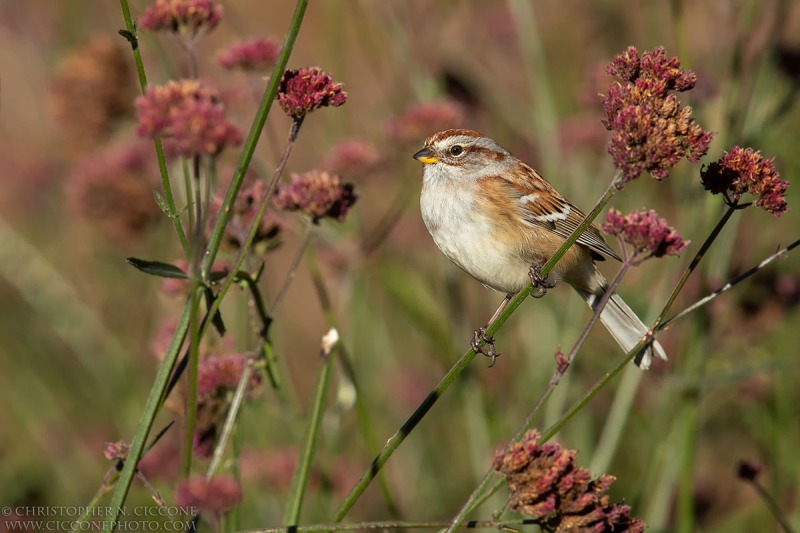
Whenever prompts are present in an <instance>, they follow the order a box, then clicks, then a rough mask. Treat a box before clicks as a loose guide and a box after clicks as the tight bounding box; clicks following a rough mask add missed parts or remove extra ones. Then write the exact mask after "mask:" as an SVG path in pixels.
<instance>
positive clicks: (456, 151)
mask: <svg viewBox="0 0 800 533" xmlns="http://www.w3.org/2000/svg"><path fill="white" fill-rule="evenodd" d="M463 153H464V147H463V146H461V145H460V144H454V145H453V146H451V147H450V155H452V156H454V157H458V156H460V155H461V154H463Z"/></svg>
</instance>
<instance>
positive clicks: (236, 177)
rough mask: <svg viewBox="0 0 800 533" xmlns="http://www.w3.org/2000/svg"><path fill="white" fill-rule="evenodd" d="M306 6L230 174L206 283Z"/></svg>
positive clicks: (206, 261) (302, 3) (301, 5)
mask: <svg viewBox="0 0 800 533" xmlns="http://www.w3.org/2000/svg"><path fill="white" fill-rule="evenodd" d="M307 6H308V0H297V4H296V6H295V11H294V15H293V17H292V22H291V24H290V26H289V31H288V32H287V34H286V38H285V39H284V41H283V48H282V49H281V53H280V55H279V56H278V60H277V61H276V62H275V67H274V68H273V69H272V75H271V76H270V79H269V83H268V84H267V88H266V89H265V91H264V96H263V97H262V98H261V104H260V105H259V107H258V112H257V113H256V116H255V119H254V120H253V125H252V126H251V127H250V133H248V135H247V140H246V141H245V144H244V148H243V149H242V154H241V156H240V158H239V164H238V165H237V166H236V170H235V171H234V173H233V178H232V179H231V184H230V186H229V187H228V192H227V193H226V194H225V199H224V200H223V201H222V206H221V207H220V210H219V215H218V216H217V220H216V222H215V223H214V228H213V229H212V230H211V236H210V237H209V240H208V245H207V246H206V254H205V257H204V258H203V265H202V269H201V272H202V276H203V279H208V273H209V272H210V271H211V265H213V264H214V260H215V259H216V257H217V253H218V252H219V247H220V245H221V244H222V236H223V233H224V232H225V226H226V225H227V224H228V220H229V219H230V216H231V211H232V209H233V203H234V201H235V200H236V195H237V194H238V193H239V189H240V188H241V186H242V182H243V181H244V177H245V173H246V172H247V168H248V167H249V166H250V161H251V160H252V158H253V154H254V153H255V150H256V145H257V144H258V139H259V137H260V136H261V131H262V130H263V129H264V124H265V123H266V121H267V116H268V115H269V110H270V108H271V107H272V102H273V100H275V95H276V94H277V93H278V86H279V85H280V81H281V77H282V75H283V72H284V70H286V65H287V63H288V62H289V56H290V55H291V53H292V49H293V48H294V43H295V41H296V40H297V34H298V33H299V32H300V26H301V25H302V22H303V16H304V15H305V12H306V7H307Z"/></svg>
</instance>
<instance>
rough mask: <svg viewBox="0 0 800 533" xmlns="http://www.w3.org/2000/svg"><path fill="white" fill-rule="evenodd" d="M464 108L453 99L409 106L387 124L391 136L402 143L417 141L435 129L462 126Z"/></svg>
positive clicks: (388, 133)
mask: <svg viewBox="0 0 800 533" xmlns="http://www.w3.org/2000/svg"><path fill="white" fill-rule="evenodd" d="M463 125H464V110H463V109H462V107H461V106H460V105H459V104H457V103H455V102H453V101H452V100H444V101H441V102H433V103H427V104H414V105H410V106H408V107H407V108H406V109H405V110H404V111H403V112H402V113H401V114H400V115H398V116H396V117H394V118H392V119H391V120H390V121H389V123H388V124H387V126H386V130H387V131H386V133H387V135H388V136H389V138H391V139H393V140H395V141H398V142H401V143H416V142H419V140H420V139H424V138H426V137H428V136H429V135H430V134H431V133H432V132H434V131H440V130H446V129H450V128H460V127H461V126H463Z"/></svg>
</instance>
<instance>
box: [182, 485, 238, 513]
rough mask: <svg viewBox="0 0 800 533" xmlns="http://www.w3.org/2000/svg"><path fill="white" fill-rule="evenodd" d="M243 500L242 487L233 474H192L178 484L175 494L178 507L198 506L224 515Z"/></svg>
mask: <svg viewBox="0 0 800 533" xmlns="http://www.w3.org/2000/svg"><path fill="white" fill-rule="evenodd" d="M241 501H242V489H241V487H239V483H238V482H237V481H236V480H235V479H234V478H233V477H232V476H217V477H213V478H211V479H206V478H205V477H204V476H192V477H190V478H189V479H187V480H186V481H183V482H181V483H180V484H179V485H178V489H177V491H176V495H175V505H177V506H178V507H196V508H197V509H198V510H199V511H200V512H207V513H210V514H212V515H214V516H221V515H223V514H224V513H226V512H227V511H229V510H230V509H231V508H232V507H233V506H234V505H236V504H238V503H239V502H241Z"/></svg>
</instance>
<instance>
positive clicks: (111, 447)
mask: <svg viewBox="0 0 800 533" xmlns="http://www.w3.org/2000/svg"><path fill="white" fill-rule="evenodd" d="M128 450H130V445H129V444H128V443H127V442H125V441H123V440H118V441H117V442H107V443H106V446H105V448H103V455H104V456H105V458H106V459H108V460H109V461H124V460H125V459H127V458H128Z"/></svg>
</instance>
